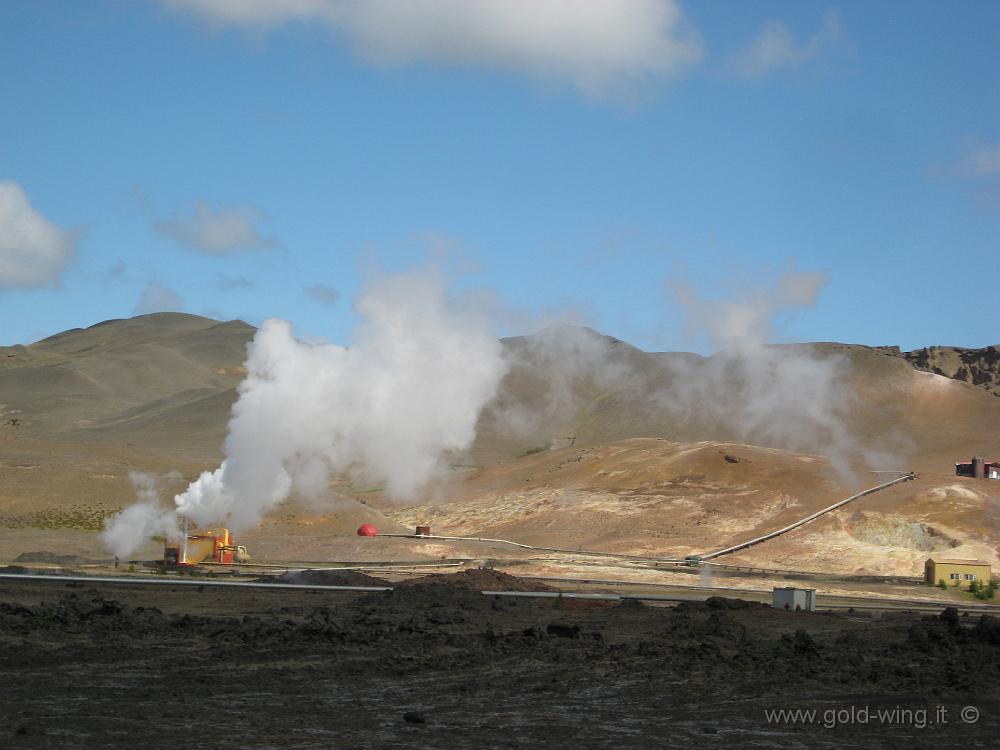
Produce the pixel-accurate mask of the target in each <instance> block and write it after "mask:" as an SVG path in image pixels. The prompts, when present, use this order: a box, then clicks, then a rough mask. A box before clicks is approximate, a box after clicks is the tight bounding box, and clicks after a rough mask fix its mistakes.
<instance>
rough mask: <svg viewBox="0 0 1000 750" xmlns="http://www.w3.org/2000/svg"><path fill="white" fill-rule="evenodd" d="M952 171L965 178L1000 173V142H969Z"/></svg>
mask: <svg viewBox="0 0 1000 750" xmlns="http://www.w3.org/2000/svg"><path fill="white" fill-rule="evenodd" d="M952 171H953V172H954V174H955V175H956V176H957V177H967V178H981V177H993V176H996V175H1000V143H984V142H982V141H974V142H970V143H969V145H968V146H967V147H966V149H965V153H964V154H963V155H962V158H961V159H959V160H958V162H956V163H955V165H954V166H953V169H952Z"/></svg>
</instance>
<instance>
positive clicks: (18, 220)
mask: <svg viewBox="0 0 1000 750" xmlns="http://www.w3.org/2000/svg"><path fill="white" fill-rule="evenodd" d="M78 236H79V233H78V232H76V231H72V230H68V231H67V230H64V229H60V228H59V227H57V226H56V225H55V224H53V223H52V222H51V221H49V220H48V219H46V218H45V217H44V216H42V215H41V214H40V213H38V212H37V211H36V210H35V209H34V208H32V206H31V203H30V202H29V201H28V196H27V195H25V194H24V190H22V189H21V186H20V185H18V184H17V183H16V182H10V181H4V180H0V291H2V290H4V289H29V288H32V287H40V286H46V285H49V284H54V283H55V282H56V281H58V279H59V276H60V274H61V273H62V272H63V269H65V268H66V266H67V264H68V263H69V262H70V260H71V259H72V258H73V255H74V253H75V252H76V245H77V240H78Z"/></svg>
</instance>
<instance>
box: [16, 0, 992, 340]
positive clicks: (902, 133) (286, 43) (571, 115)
mask: <svg viewBox="0 0 1000 750" xmlns="http://www.w3.org/2000/svg"><path fill="white" fill-rule="evenodd" d="M497 2H498V0H467V2H465V3H464V7H459V5H456V0H420V1H419V2H416V1H415V2H414V3H413V4H412V6H411V10H410V11H408V12H409V14H410V15H409V17H406V18H401V17H400V14H399V13H398V12H397V11H398V10H399V6H398V5H396V6H392V3H391V1H390V0H369V1H368V2H367V3H361V4H360V5H359V4H358V3H355V2H350V1H349V2H346V3H344V2H339V1H338V0H272V1H271V2H270V3H264V4H262V3H261V0H244V2H243V3H233V2H231V0H131V1H126V0H106V1H101V0H89V1H87V2H74V3H66V2H58V1H56V0H6V2H2V3H0V71H2V72H0V343H6V344H9V343H18V342H21V343H26V342H29V341H32V340H35V339H38V338H40V337H42V336H45V335H49V334H51V333H54V332H56V331H59V330H63V329H66V328H71V327H76V326H86V325H91V324H93V323H96V322H98V321H101V320H104V319H108V318H115V317H126V316H129V315H132V314H135V313H136V311H141V310H155V309H183V310H185V311H188V312H193V313H198V314H208V315H212V316H214V317H221V318H226V319H228V318H232V317H241V318H243V319H245V320H248V321H250V322H252V323H257V322H259V321H260V320H262V319H263V318H266V317H272V316H276V317H282V318H287V319H289V320H291V321H292V322H293V323H294V324H295V326H296V330H297V331H298V332H299V333H300V334H301V335H303V336H307V337H326V338H329V339H332V340H335V341H341V342H347V341H349V338H350V331H351V330H352V328H353V326H354V324H355V322H356V321H355V317H354V314H353V312H352V308H351V301H352V299H353V298H354V296H355V294H356V293H357V291H358V289H359V287H360V286H361V285H362V284H363V283H364V280H365V279H366V278H368V277H369V276H370V275H371V274H373V273H377V272H378V271H377V269H388V270H396V269H402V268H407V267H410V266H412V265H414V264H420V263H422V262H425V261H426V259H427V258H428V257H433V258H439V259H440V260H439V261H438V262H441V263H443V264H444V265H445V266H446V267H448V268H449V269H450V270H451V271H452V272H453V273H454V274H455V277H456V284H457V285H458V286H459V287H463V288H469V289H486V290H489V291H490V292H491V293H493V294H495V295H496V296H497V297H498V299H500V300H502V303H503V304H504V305H505V306H506V307H507V308H509V309H511V310H514V311H516V313H517V315H515V316H514V317H513V318H511V319H508V323H507V324H506V325H505V326H504V327H503V328H502V329H501V330H500V332H501V333H512V332H526V329H530V328H531V327H532V326H533V325H535V324H537V322H538V321H539V320H542V319H545V318H546V317H562V316H567V315H568V316H572V317H573V318H574V319H576V320H580V321H582V322H585V323H587V324H589V325H592V326H594V327H595V328H598V329H600V330H601V331H603V332H605V333H609V334H611V335H615V336H618V337H620V338H624V339H626V340H629V341H631V342H633V343H636V344H637V345H639V346H642V347H643V348H646V349H688V348H699V349H704V348H705V347H706V344H705V343H704V342H700V341H696V340H691V339H690V338H688V337H687V334H686V331H685V328H684V326H682V325H681V320H680V314H679V312H678V308H677V306H676V304H674V302H673V301H672V299H671V292H670V288H671V285H672V284H673V283H674V282H676V281H678V280H679V281H682V282H683V283H684V284H686V285H688V286H690V287H692V288H694V289H696V290H697V291H698V292H699V293H700V294H701V295H702V296H704V297H708V298H713V297H722V296H726V295H731V294H734V293H735V294H739V293H741V291H745V290H746V289H747V288H752V287H756V286H758V285H764V286H766V285H767V284H770V283H774V281H775V279H777V278H778V277H780V276H781V275H782V274H784V273H788V272H790V271H808V272H821V273H823V274H825V275H826V277H827V280H828V281H827V284H826V287H825V288H824V290H823V292H822V294H821V295H820V297H819V299H818V301H817V302H816V304H815V307H813V308H811V309H806V310H802V311H800V312H798V313H796V314H794V315H790V316H788V318H787V320H786V321H785V323H786V325H785V327H784V328H783V330H782V336H783V337H784V338H788V339H798V340H826V341H829V340H838V341H847V342H857V343H866V344H900V345H902V346H903V347H904V348H915V347H919V346H926V345H930V344H955V345H962V346H985V345H988V344H995V343H1000V325H998V324H1000V312H998V310H1000V307H998V305H997V302H996V300H997V293H996V271H995V269H996V263H997V251H998V249H1000V248H998V240H1000V53H998V50H1000V4H998V3H995V2H963V3H955V4H950V5H947V6H943V5H941V4H940V3H931V2H908V3H889V2H884V3H871V2H859V3H851V2H842V3H829V4H827V3H812V2H766V3H765V2H762V3H734V2H702V3H697V4H696V3H692V2H683V1H681V2H676V3H675V2H672V1H671V0H593V4H582V3H581V4H577V5H575V6H573V7H570V6H572V5H573V4H572V3H567V0H546V2H542V1H541V0H538V1H537V2H534V3H527V2H520V0H512V2H510V3H508V6H507V9H506V10H504V11H502V13H508V16H503V17H502V18H501V17H499V16H497V13H501V11H498V10H497V7H499V6H497V4H496V3H497ZM581 7H587V8H592V9H594V13H595V14H597V13H602V14H606V15H605V16H602V17H601V18H597V19H582V20H581V19H580V18H579V16H580V15H581V14H580V12H579V9H580V8H581ZM345 8H346V9H347V10H344V9H345ZM510 8H513V10H510ZM404 15H405V14H404ZM498 18H499V21H503V23H500V22H499V21H498ZM5 222H6V223H5ZM5 235H6V238H5Z"/></svg>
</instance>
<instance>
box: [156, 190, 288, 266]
mask: <svg viewBox="0 0 1000 750" xmlns="http://www.w3.org/2000/svg"><path fill="white" fill-rule="evenodd" d="M263 218H264V216H263V214H262V213H261V212H260V211H259V210H257V209H256V208H252V207H228V208H227V207H221V206H220V207H219V208H212V207H211V206H209V205H208V204H207V203H205V202H204V201H198V202H197V203H196V204H195V206H194V209H193V210H192V211H190V212H189V213H187V214H179V215H177V216H175V217H174V218H172V219H163V220H159V221H156V222H154V223H153V229H155V230H156V231H157V232H159V233H160V234H162V235H164V236H166V237H170V238H171V239H173V240H176V241H177V242H179V243H181V244H182V245H185V246H187V247H189V248H191V249H192V250H194V251H196V252H199V253H202V254H204V255H232V254H233V253H238V252H244V251H247V250H262V249H266V248H269V247H274V246H275V245H276V244H277V243H276V241H275V240H274V238H272V237H267V236H265V235H264V234H262V233H261V231H260V229H259V228H258V226H257V225H258V223H259V222H260V221H261V220H262V219H263Z"/></svg>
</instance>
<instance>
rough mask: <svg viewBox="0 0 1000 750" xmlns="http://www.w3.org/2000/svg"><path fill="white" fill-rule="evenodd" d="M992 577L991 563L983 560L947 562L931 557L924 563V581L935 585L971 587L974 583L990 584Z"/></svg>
mask: <svg viewBox="0 0 1000 750" xmlns="http://www.w3.org/2000/svg"><path fill="white" fill-rule="evenodd" d="M991 577H992V573H991V571H990V565H989V563H985V562H983V561H982V560H945V559H943V558H936V557H931V558H928V560H927V562H925V563H924V581H926V582H927V583H929V584H932V585H935V584H938V583H940V582H941V581H944V582H945V584H946V585H948V586H964V587H965V588H968V587H969V584H970V583H972V582H973V581H979V582H980V583H982V584H984V585H985V584H988V583H989V582H990V579H991Z"/></svg>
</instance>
